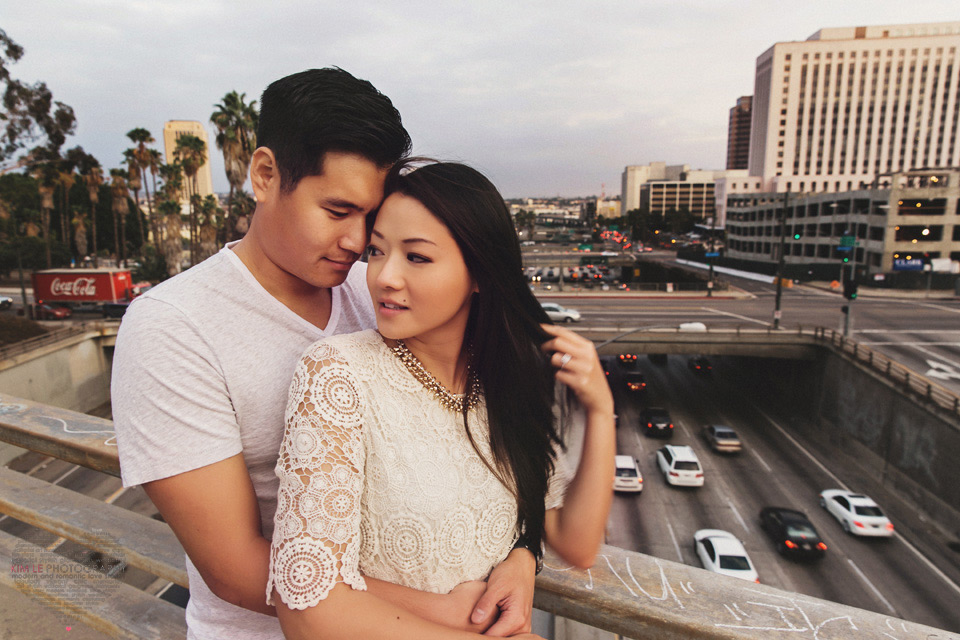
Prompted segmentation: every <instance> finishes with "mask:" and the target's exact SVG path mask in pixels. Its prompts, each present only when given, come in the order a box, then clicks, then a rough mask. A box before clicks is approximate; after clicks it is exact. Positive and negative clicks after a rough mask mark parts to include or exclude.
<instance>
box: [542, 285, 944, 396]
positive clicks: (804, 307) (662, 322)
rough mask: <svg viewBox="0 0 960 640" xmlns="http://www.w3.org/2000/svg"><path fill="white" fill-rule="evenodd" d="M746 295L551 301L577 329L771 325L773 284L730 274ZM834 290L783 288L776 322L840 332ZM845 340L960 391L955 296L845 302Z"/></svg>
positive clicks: (588, 297) (839, 304) (592, 297)
mask: <svg viewBox="0 0 960 640" xmlns="http://www.w3.org/2000/svg"><path fill="white" fill-rule="evenodd" d="M736 285H737V286H738V287H741V288H743V289H744V290H746V291H747V292H748V293H750V294H751V296H750V297H748V298H719V297H714V298H706V297H699V298H682V297H679V296H677V297H672V298H669V297H657V298H639V297H628V296H623V295H607V296H599V295H582V296H564V297H561V296H557V295H550V294H549V293H546V292H542V293H540V294H539V296H540V299H541V300H551V301H555V302H560V304H562V305H564V306H567V307H573V308H575V309H577V310H578V311H580V313H581V314H582V316H583V321H582V322H581V324H580V325H578V326H580V327H603V328H610V327H613V328H619V329H622V330H623V331H628V330H630V329H635V328H640V327H646V328H655V327H671V328H675V327H676V326H677V325H678V324H680V323H681V322H703V323H704V324H705V325H707V327H710V328H736V327H741V328H767V327H771V326H772V324H773V308H774V295H775V294H774V287H773V285H770V284H763V283H757V282H752V281H748V280H741V279H737V282H736ZM845 304H848V303H847V301H846V300H844V299H843V297H841V296H840V295H837V294H835V293H831V292H826V291H820V290H816V289H811V288H808V287H800V288H794V289H785V290H784V292H783V299H782V304H781V308H782V312H783V315H782V320H781V328H782V329H784V330H787V331H789V330H791V329H796V328H797V327H800V326H802V327H807V328H812V327H816V326H821V327H825V328H827V329H834V330H837V331H841V330H842V328H843V314H842V313H841V307H842V306H844V305H845ZM850 306H851V307H852V312H851V313H852V320H851V333H850V335H851V338H852V339H854V340H856V341H857V342H859V343H860V344H863V345H866V346H869V347H870V348H872V349H875V350H877V351H880V352H882V353H884V354H885V355H887V356H889V357H891V358H893V359H894V360H896V361H897V362H899V363H900V364H902V365H904V366H906V367H908V368H910V369H912V370H914V371H916V372H917V373H920V374H922V375H925V376H927V377H930V378H934V379H936V380H937V381H938V382H939V384H941V385H942V386H943V387H945V388H947V389H949V390H951V391H953V392H954V393H957V394H960V301H958V300H925V299H917V298H871V297H864V296H861V297H859V298H858V299H857V300H855V301H854V302H853V303H852V304H850Z"/></svg>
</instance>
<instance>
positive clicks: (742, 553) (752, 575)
mask: <svg viewBox="0 0 960 640" xmlns="http://www.w3.org/2000/svg"><path fill="white" fill-rule="evenodd" d="M693 547H694V549H696V551H697V557H699V558H700V563H701V564H702V565H703V568H704V569H706V570H707V571H713V572H714V573H719V574H721V575H724V576H731V577H733V578H740V579H741V580H749V581H751V582H760V576H758V575H757V570H756V569H754V568H753V563H752V562H750V556H748V555H747V550H746V549H744V548H743V543H742V542H740V541H739V540H737V537H736V536H734V535H733V534H732V533H730V532H728V531H721V530H720V529H700V531H697V532H696V533H695V534H693Z"/></svg>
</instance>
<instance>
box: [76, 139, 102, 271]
mask: <svg viewBox="0 0 960 640" xmlns="http://www.w3.org/2000/svg"><path fill="white" fill-rule="evenodd" d="M91 158H93V156H91ZM93 161H94V162H96V158H93ZM81 172H83V173H82V175H83V182H84V184H85V185H86V186H87V198H88V199H89V201H90V226H91V230H90V237H91V238H92V240H93V266H94V267H98V266H100V264H99V256H98V255H97V204H98V203H99V202H100V187H102V186H103V169H101V168H100V163H97V164H95V165H92V166H90V167H87V168H86V170H85V172H84V168H81Z"/></svg>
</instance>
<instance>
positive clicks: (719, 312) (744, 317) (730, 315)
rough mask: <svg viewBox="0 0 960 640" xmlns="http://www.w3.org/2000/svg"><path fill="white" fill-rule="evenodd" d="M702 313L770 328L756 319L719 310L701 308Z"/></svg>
mask: <svg viewBox="0 0 960 640" xmlns="http://www.w3.org/2000/svg"><path fill="white" fill-rule="evenodd" d="M701 308H702V309H703V310H704V311H709V312H710V313H715V314H717V315H721V316H729V317H731V318H739V319H740V320H746V321H747V322H756V323H757V324H762V325H763V326H765V327H769V326H772V325H771V323H769V322H766V321H764V320H757V319H756V318H751V317H749V316H741V315H740V314H739V313H731V312H730V311H721V310H720V309H711V308H710V307H701Z"/></svg>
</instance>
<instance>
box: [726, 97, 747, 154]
mask: <svg viewBox="0 0 960 640" xmlns="http://www.w3.org/2000/svg"><path fill="white" fill-rule="evenodd" d="M752 104H753V96H743V97H740V98H737V104H736V105H734V107H733V108H732V109H730V125H729V127H728V128H727V169H730V170H736V169H746V168H747V166H748V163H749V161H750V120H751V118H752V112H751V105H752Z"/></svg>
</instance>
